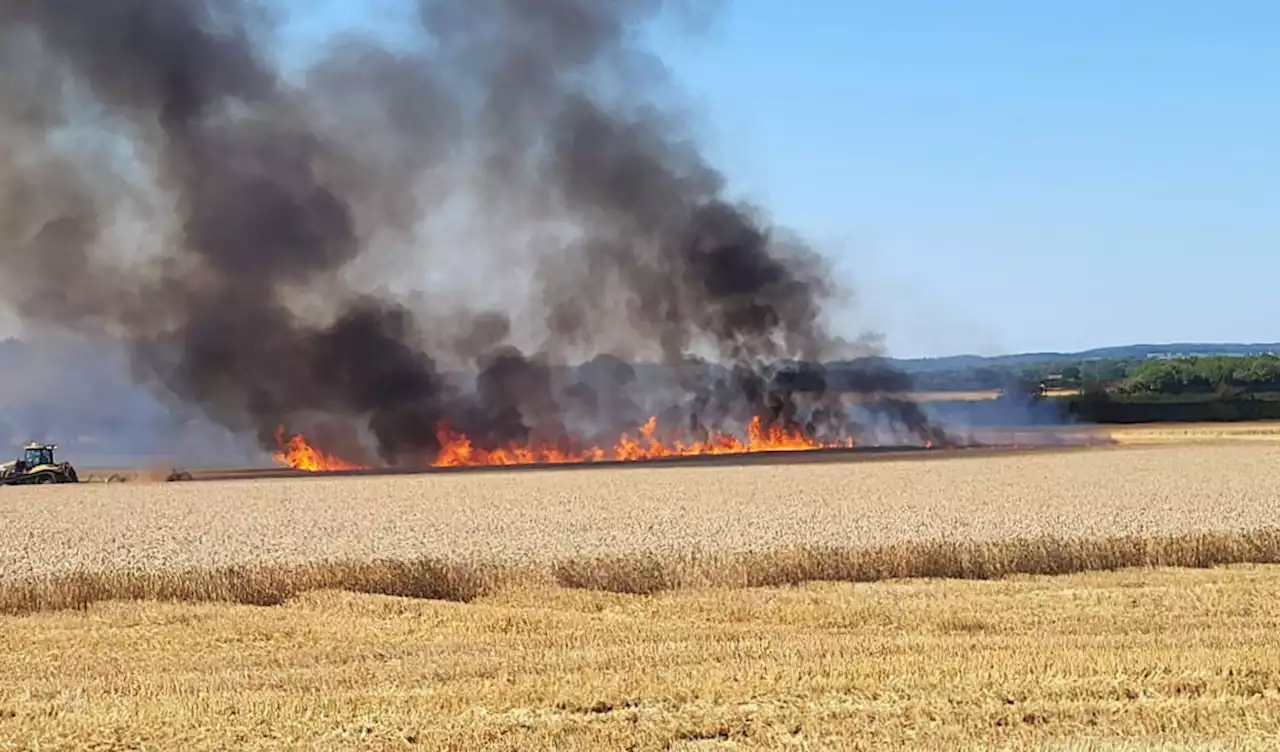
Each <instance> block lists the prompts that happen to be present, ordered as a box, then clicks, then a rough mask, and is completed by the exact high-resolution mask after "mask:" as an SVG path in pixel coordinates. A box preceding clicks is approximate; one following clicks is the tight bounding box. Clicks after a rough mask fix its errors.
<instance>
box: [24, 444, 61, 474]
mask: <svg viewBox="0 0 1280 752" xmlns="http://www.w3.org/2000/svg"><path fill="white" fill-rule="evenodd" d="M57 448H58V446H57V445H56V444H39V443H36V442H32V443H30V444H27V445H26V446H25V447H23V448H22V461H21V462H20V463H19V466H20V469H22V470H30V469H31V468H33V467H39V466H40V465H52V464H54V462H53V450H55V449H57Z"/></svg>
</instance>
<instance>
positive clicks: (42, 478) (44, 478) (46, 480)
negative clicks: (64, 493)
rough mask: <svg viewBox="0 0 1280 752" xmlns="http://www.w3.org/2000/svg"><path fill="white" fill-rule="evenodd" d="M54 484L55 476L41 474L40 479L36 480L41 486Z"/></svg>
mask: <svg viewBox="0 0 1280 752" xmlns="http://www.w3.org/2000/svg"><path fill="white" fill-rule="evenodd" d="M52 482H53V476H52V475H50V474H48V473H41V474H40V477H38V478H36V483H38V484H40V485H44V484H45V483H52Z"/></svg>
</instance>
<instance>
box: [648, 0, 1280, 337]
mask: <svg viewBox="0 0 1280 752" xmlns="http://www.w3.org/2000/svg"><path fill="white" fill-rule="evenodd" d="M1278 34H1280V3H1274V2H1263V1H1256V2H1246V1H1244V0H1237V1H1234V2H1224V3H1206V2H1191V1H1190V0H1177V1H1165V2H1159V3H1156V2H1101V1H1088V2H1074V3H1028V2H1015V1H1013V0H1008V1H1000V2H997V1H995V0H981V1H976V0H975V1H974V2H966V3H955V2H946V1H945V0H935V1H933V2H924V1H909V0H895V2H870V1H864V2H855V1H853V0H845V1H843V2H842V1H841V0H810V1H809V2H800V1H797V2H794V3H783V2H775V1H771V0H739V2H737V3H733V4H731V5H730V7H729V8H728V9H727V12H726V13H725V14H724V15H723V16H722V18H721V20H720V21H719V22H718V23H717V24H716V25H715V26H714V27H713V29H712V33H711V35H710V36H708V37H706V38H704V39H703V40H701V41H699V42H698V43H697V44H696V45H695V46H686V47H684V48H682V49H679V48H678V49H676V50H675V51H674V52H673V53H672V54H671V55H670V56H669V59H670V61H671V63H672V66H673V68H674V70H675V72H676V73H677V75H679V76H680V77H681V79H682V80H683V81H684V82H685V83H686V84H687V86H688V87H689V88H690V90H691V91H693V92H695V93H696V94H697V95H698V97H699V100H700V103H701V105H702V107H703V108H704V114H705V116H706V118H707V123H708V127H709V130H710V132H711V133H712V134H713V135H714V143H715V144H716V152H717V155H719V156H721V158H722V161H723V163H724V164H725V165H726V167H727V169H728V171H729V173H730V174H731V175H733V176H734V177H735V179H736V180H737V184H738V185H739V186H740V187H741V188H742V189H744V190H745V191H747V192H749V193H750V194H751V195H753V196H756V197H759V198H760V199H762V200H765V201H767V202H768V204H769V205H770V206H772V207H774V208H775V210H776V212H777V216H778V217H779V219H780V220H782V221H785V222H786V223H788V224H790V225H793V226H795V227H797V228H799V229H801V230H803V231H805V232H808V233H810V234H811V235H812V236H813V237H815V238H816V239H818V240H819V241H821V242H823V243H824V244H825V246H826V247H828V248H829V249H830V251H829V252H830V253H831V254H832V255H833V256H836V257H838V258H841V259H842V260H845V261H846V262H847V268H848V270H849V271H850V273H852V274H853V275H854V278H855V279H856V280H859V281H860V284H859V289H860V290H861V293H862V295H863V298H864V306H863V309H862V311H863V314H864V315H865V317H866V318H865V319H864V321H865V322H866V323H867V324H868V325H872V326H875V325H877V324H878V325H879V326H880V328H882V329H883V330H884V331H885V332H886V333H887V335H888V345H889V347H890V349H891V350H892V351H893V352H894V354H900V355H925V354H945V353H952V352H962V351H963V352H969V351H977V352H983V353H996V352H1010V351H1025V350H1041V349H1054V350H1076V349H1085V348H1089V347H1094V346H1100V345H1108V344H1123V343H1129V342H1167V341H1188V340H1191V341H1199V340H1229V341H1274V340H1280V305H1277V304H1276V303H1275V302H1274V301H1276V300H1277V293H1280V86H1278V84H1280V43H1278V42H1280V36H1278Z"/></svg>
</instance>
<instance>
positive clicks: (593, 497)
mask: <svg viewBox="0 0 1280 752" xmlns="http://www.w3.org/2000/svg"><path fill="white" fill-rule="evenodd" d="M1278 486H1280V446H1276V445H1273V444H1268V443H1253V442H1249V443H1239V444H1233V445H1204V446H1167V447H1143V448H1130V449H1097V450H1076V451H1073V452H1064V453H1058V452H1052V453H1045V454H1024V455H1011V456H991V457H980V458H946V459H938V460H928V461H884V462H872V463H849V464H801V465H785V464H784V465H768V466H759V467H751V468H715V467H689V468H672V467H669V468H628V469H624V470H595V471H547V472H540V471H534V472H521V473H511V474H498V473H494V474H475V475H471V474H466V473H460V474H453V475H438V476H433V475H424V476H392V477H363V478H306V479H270V480H251V481H210V482H205V483H191V484H184V483H175V484H154V485H131V484H124V485H108V484H84V485H81V486H78V487H66V486H54V487H43V488H41V487H30V488H20V487H15V488H6V489H3V491H2V492H0V578H3V579H5V580H14V579H22V578H27V577H31V576H41V575H50V574H58V573H68V572H76V571H79V572H86V571H88V572H92V571H108V570H119V569H138V570H146V571H149V572H152V573H154V572H161V571H177V570H187V569H192V568H213V567H223V566H229V565H242V564H255V565H264V564H265V565H291V564H302V563H308V562H318V561H325V560H334V559H339V560H355V561H369V560H373V559H411V558H417V557H438V558H441V559H446V560H455V561H456V560H461V561H472V562H474V561H492V562H502V563H521V562H524V563H530V562H548V561H552V560H562V559H570V558H579V559H581V558H584V557H597V556H602V555H613V554H628V553H637V552H651V553H657V554H663V555H681V554H687V553H690V552H702V553H708V552H725V551H741V550H778V549H786V548H795V547H813V546H837V547H844V548H857V547H868V546H883V545H888V544H894V543H903V542H911V541H929V540H951V541H969V542H982V541H1000V540H1006V539H1010V538H1023V537H1038V536H1046V535H1048V536H1055V537H1059V538H1061V537H1071V538H1101V537H1107V536H1115V535H1164V534H1180V533H1187V532H1202V531H1247V530H1253V529H1258V528H1266V527H1274V526H1278V525H1280V505H1276V504H1275V503H1274V499H1275V491H1274V489H1275V488H1277V487H1278Z"/></svg>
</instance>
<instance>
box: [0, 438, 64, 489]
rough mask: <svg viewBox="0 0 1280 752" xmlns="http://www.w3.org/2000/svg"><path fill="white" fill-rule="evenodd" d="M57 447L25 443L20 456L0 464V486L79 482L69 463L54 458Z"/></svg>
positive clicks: (55, 445)
mask: <svg viewBox="0 0 1280 752" xmlns="http://www.w3.org/2000/svg"><path fill="white" fill-rule="evenodd" d="M57 448H58V445H57V444H40V443H38V442H32V443H30V444H27V445H26V446H24V447H23V448H22V456H21V457H19V458H18V459H16V460H10V461H8V462H5V463H3V464H0V486H25V485H30V484H44V483H78V482H80V478H79V477H78V476H77V475H76V469H75V468H74V467H72V466H71V463H69V462H56V461H55V460H54V458H53V452H54V450H55V449H57Z"/></svg>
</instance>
